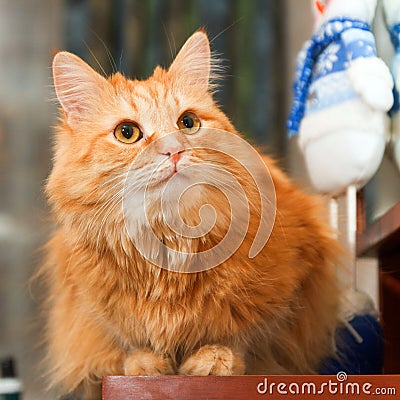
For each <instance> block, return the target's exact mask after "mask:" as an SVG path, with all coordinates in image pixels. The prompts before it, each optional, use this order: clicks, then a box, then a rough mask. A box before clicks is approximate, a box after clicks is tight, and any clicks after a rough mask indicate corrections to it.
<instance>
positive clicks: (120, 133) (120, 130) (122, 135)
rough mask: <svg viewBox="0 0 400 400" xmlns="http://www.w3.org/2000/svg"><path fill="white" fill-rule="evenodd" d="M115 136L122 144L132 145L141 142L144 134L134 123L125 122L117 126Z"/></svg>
mask: <svg viewBox="0 0 400 400" xmlns="http://www.w3.org/2000/svg"><path fill="white" fill-rule="evenodd" d="M114 136H115V138H116V139H118V140H119V141H120V142H123V143H127V144H131V143H135V142H137V141H138V140H140V139H141V138H142V137H143V134H142V132H141V130H140V129H139V127H138V126H137V125H136V124H135V123H134V122H130V121H124V122H121V123H120V124H118V125H117V126H116V128H115V129H114Z"/></svg>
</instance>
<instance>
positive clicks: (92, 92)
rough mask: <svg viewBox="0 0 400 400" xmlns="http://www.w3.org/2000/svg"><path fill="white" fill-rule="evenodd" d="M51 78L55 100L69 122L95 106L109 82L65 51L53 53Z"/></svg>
mask: <svg viewBox="0 0 400 400" xmlns="http://www.w3.org/2000/svg"><path fill="white" fill-rule="evenodd" d="M53 79H54V87H55V91H56V95H57V98H58V101H59V102H60V104H61V106H62V108H63V110H64V111H65V113H66V116H67V121H68V124H70V125H71V126H74V125H76V124H79V122H80V120H81V118H82V117H84V116H85V115H86V114H87V113H89V112H90V111H91V110H93V109H97V108H98V104H99V103H101V97H102V94H103V93H104V91H105V90H107V89H108V87H109V85H110V84H109V83H108V81H107V80H106V79H105V78H104V77H102V76H101V75H100V74H98V73H97V72H96V71H94V70H93V69H92V68H91V67H89V65H87V64H86V63H85V62H84V61H83V60H82V59H80V58H79V57H78V56H76V55H74V54H71V53H68V52H66V51H61V52H59V53H57V54H56V55H55V56H54V59H53Z"/></svg>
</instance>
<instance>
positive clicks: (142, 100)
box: [109, 67, 192, 109]
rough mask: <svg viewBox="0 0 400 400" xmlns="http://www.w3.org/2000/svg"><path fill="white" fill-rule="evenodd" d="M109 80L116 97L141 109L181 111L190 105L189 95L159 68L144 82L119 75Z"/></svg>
mask: <svg viewBox="0 0 400 400" xmlns="http://www.w3.org/2000/svg"><path fill="white" fill-rule="evenodd" d="M109 80H110V82H111V83H112V84H113V86H114V87H115V89H116V93H117V95H118V96H121V97H123V98H125V99H126V100H128V102H129V103H133V104H136V105H138V104H140V105H141V107H142V108H143V107H145V108H148V109H154V108H157V109H160V108H163V109H171V108H178V109H181V108H182V107H186V106H187V104H189V103H191V97H192V95H191V93H190V92H189V91H187V90H186V89H185V88H183V87H182V86H181V85H179V84H177V82H176V81H173V80H171V79H170V77H169V76H168V72H167V71H165V70H163V69H161V68H159V67H157V68H156V70H155V71H154V74H153V75H152V76H151V77H149V78H147V79H145V80H136V79H134V80H131V79H128V78H126V77H124V76H123V75H121V74H116V75H114V76H112V77H111V78H109Z"/></svg>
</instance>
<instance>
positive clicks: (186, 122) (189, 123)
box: [177, 111, 201, 135]
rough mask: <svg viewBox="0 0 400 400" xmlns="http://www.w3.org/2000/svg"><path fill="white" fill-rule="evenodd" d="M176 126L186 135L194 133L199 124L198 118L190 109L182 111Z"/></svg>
mask: <svg viewBox="0 0 400 400" xmlns="http://www.w3.org/2000/svg"><path fill="white" fill-rule="evenodd" d="M177 124H178V128H179V129H181V130H182V132H183V133H186V134H187V135H192V134H193V133H196V132H197V131H198V130H199V129H200V126H201V122H200V118H199V117H198V116H197V115H196V114H195V113H192V112H190V111H186V112H184V113H183V114H182V115H181V116H180V117H179V119H178V122H177Z"/></svg>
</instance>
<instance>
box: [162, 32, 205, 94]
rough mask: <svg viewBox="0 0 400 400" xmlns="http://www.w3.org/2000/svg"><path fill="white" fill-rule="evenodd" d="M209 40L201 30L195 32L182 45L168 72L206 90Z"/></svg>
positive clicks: (186, 82) (187, 83)
mask: <svg viewBox="0 0 400 400" xmlns="http://www.w3.org/2000/svg"><path fill="white" fill-rule="evenodd" d="M210 71H211V50H210V42H209V40H208V37H207V35H206V33H205V32H204V31H203V30H199V31H197V32H195V33H194V34H193V35H192V36H190V38H189V39H188V40H187V41H186V43H185V44H184V45H183V47H182V48H181V50H180V51H179V53H178V55H177V56H176V57H175V60H174V61H173V62H172V64H171V66H170V67H169V69H168V74H169V75H171V76H173V77H174V78H175V79H178V80H182V82H184V83H185V84H186V85H188V86H191V87H196V89H198V90H205V91H206V90H207V89H208V85H209V81H210Z"/></svg>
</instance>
